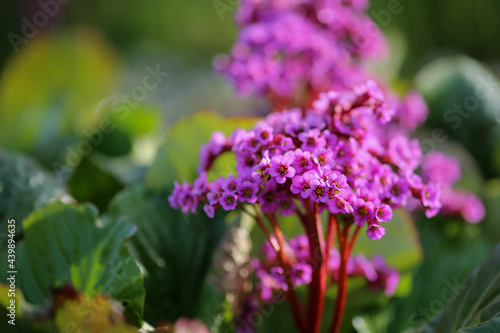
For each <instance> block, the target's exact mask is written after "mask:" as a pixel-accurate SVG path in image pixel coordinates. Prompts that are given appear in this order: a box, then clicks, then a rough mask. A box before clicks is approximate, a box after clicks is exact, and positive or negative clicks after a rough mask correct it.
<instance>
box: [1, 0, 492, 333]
mask: <svg viewBox="0 0 500 333" xmlns="http://www.w3.org/2000/svg"><path fill="white" fill-rule="evenodd" d="M42 1H43V0H42ZM391 2H392V1H391ZM214 3H215V1H212V0H205V1H201V0H197V1H196V0H183V1H180V0H177V1H174V0H150V1H147V2H137V1H128V0H127V1H125V0H121V1H118V0H110V1H98V0H87V1H77V0H73V1H68V2H67V3H66V4H60V5H59V6H58V9H57V10H56V11H55V12H54V15H53V17H51V18H50V19H49V20H48V22H47V24H44V25H43V27H41V28H40V29H35V30H36V34H35V33H33V34H34V35H35V36H32V37H29V38H26V39H25V40H24V42H23V43H16V42H14V45H13V44H12V42H11V40H12V38H13V37H12V36H13V35H12V34H16V35H18V36H23V30H26V29H28V30H29V27H28V28H26V24H27V23H26V22H28V23H29V22H31V23H32V22H33V16H34V15H36V13H38V12H40V11H42V10H43V7H42V6H41V5H40V3H39V2H38V1H36V0H3V1H2V2H0V29H1V31H2V35H3V37H2V38H3V39H2V43H0V68H1V74H0V147H1V149H2V150H5V151H15V152H17V153H22V154H25V155H30V156H31V157H30V158H29V159H26V158H25V157H22V156H21V155H19V154H10V153H5V154H4V153H3V152H2V154H1V158H0V160H1V162H0V216H1V217H2V221H1V223H0V226H1V227H2V228H3V227H4V224H3V223H5V222H4V221H5V217H6V216H9V217H12V216H14V217H16V218H17V219H19V225H20V221H21V219H22V218H24V217H26V216H28V214H29V213H30V212H31V210H33V209H36V208H40V207H42V206H44V205H46V204H47V203H49V202H51V201H54V200H63V198H64V201H66V202H73V201H75V200H76V201H78V202H90V203H92V204H93V205H95V206H96V207H97V208H98V209H99V212H100V214H101V217H102V220H103V221H104V222H105V223H112V222H113V221H116V220H119V217H120V216H126V217H127V219H128V220H129V221H131V222H132V223H134V224H135V225H136V226H137V227H138V232H137V233H136V235H135V236H133V237H132V239H131V241H130V242H128V243H127V247H128V249H129V251H130V253H131V254H132V256H133V257H134V258H135V259H136V260H139V261H140V262H141V263H142V265H143V267H141V271H142V273H143V275H144V284H145V286H146V291H147V290H148V288H149V287H151V286H155V285H158V284H161V281H163V279H164V277H165V276H169V279H170V280H169V281H170V282H169V283H170V284H165V285H164V286H162V288H160V289H158V292H157V293H153V294H148V293H146V304H145V309H146V316H145V319H146V320H147V321H148V322H150V323H151V324H153V325H154V324H156V323H158V322H159V321H161V320H169V321H174V320H175V319H177V318H178V317H181V316H194V315H198V317H201V318H203V320H204V321H205V323H207V325H209V326H210V327H219V328H220V329H221V330H222V328H221V327H224V323H225V322H227V321H228V320H229V321H230V317H231V315H230V314H228V311H227V308H228V305H227V304H226V303H224V302H222V303H221V295H220V294H219V293H218V291H216V290H214V288H213V286H210V285H208V284H207V283H206V281H205V276H207V274H208V272H209V270H210V262H211V255H212V254H213V253H214V252H216V251H217V244H218V243H219V242H220V241H221V239H222V238H223V234H224V230H225V229H226V228H227V225H230V226H233V227H235V226H236V227H241V226H242V225H244V224H245V223H243V222H237V223H236V222H234V221H235V220H239V219H237V218H235V217H234V216H233V217H230V218H228V217H225V218H224V217H220V218H219V219H217V220H216V221H215V222H213V224H212V225H211V226H212V227H213V228H207V224H206V223H207V221H205V219H203V218H200V217H196V218H193V220H192V221H191V223H189V224H186V225H179V224H177V223H176V222H179V220H181V221H182V220H184V219H185V216H184V215H182V214H179V213H178V212H173V211H171V209H170V208H169V207H167V201H166V196H167V192H168V188H169V186H171V182H172V181H173V179H179V178H182V177H184V178H187V179H189V178H190V177H192V176H193V172H194V170H195V167H196V160H195V157H196V156H197V150H198V147H199V144H200V143H202V142H204V141H206V140H207V138H208V137H209V134H210V133H211V131H213V130H223V131H229V130H230V129H232V128H234V127H235V126H243V127H245V126H248V124H251V122H252V119H250V117H255V116H261V115H264V114H265V113H266V112H267V106H266V104H265V103H264V102H263V101H261V100H257V99H253V98H248V97H245V98H242V97H237V96H235V95H234V92H233V90H232V88H231V87H230V86H229V84H228V83H227V82H226V81H225V80H224V79H223V78H221V77H220V76H218V75H217V74H216V73H214V71H213V70H212V58H213V57H214V56H215V55H216V54H218V53H223V52H227V51H228V50H229V49H230V47H231V45H232V43H233V41H234V38H235V36H236V30H235V27H234V23H233V19H232V14H233V13H234V11H233V10H231V9H232V8H235V6H236V5H237V1H235V0H220V2H219V3H223V4H225V5H226V7H224V8H225V9H224V10H222V11H217V9H216V8H215V7H214ZM388 3H389V1H388V0H373V1H372V8H371V10H370V14H371V15H372V17H373V18H374V20H375V22H377V23H378V24H379V25H380V26H381V27H382V29H383V31H384V33H385V34H386V36H387V37H388V39H389V41H390V44H391V49H392V53H391V56H390V58H389V59H387V60H386V61H385V62H384V63H382V64H376V65H374V68H375V70H376V71H377V72H378V73H379V74H380V75H381V76H389V78H390V80H391V84H392V85H393V87H394V88H395V89H396V90H398V91H405V90H406V89H408V88H416V89H417V90H418V91H420V92H421V93H422V94H423V95H424V97H425V99H426V100H427V102H428V104H429V107H430V116H429V118H428V120H427V122H426V124H425V126H424V128H423V129H422V130H420V131H419V133H418V136H419V137H420V138H421V139H423V140H426V139H427V141H423V142H426V143H427V146H426V147H424V149H427V150H434V149H437V150H442V151H445V152H447V153H450V154H453V155H455V156H457V157H458V158H459V159H460V160H461V162H462V173H463V175H464V179H463V180H462V182H461V184H460V185H461V186H463V187H464V188H465V189H468V190H471V191H474V192H475V193H478V194H479V195H480V196H481V198H482V199H483V200H484V203H485V206H486V211H487V213H486V219H485V221H483V222H482V223H481V224H479V225H468V224H466V223H465V222H464V221H462V220H460V219H443V218H440V217H437V218H434V219H432V220H431V221H427V220H425V219H423V218H420V217H416V218H414V220H415V221H414V223H412V219H411V218H410V217H409V216H406V215H405V213H404V212H402V213H400V216H399V215H398V220H400V221H402V222H401V224H399V225H397V224H395V225H394V230H389V232H388V234H387V236H386V237H387V238H386V239H383V240H382V242H384V244H383V245H384V247H382V248H381V249H380V250H379V252H380V251H382V252H384V253H387V255H388V260H389V262H390V263H391V264H392V265H395V266H396V267H398V268H400V269H402V270H403V272H402V273H403V280H402V283H401V286H400V288H399V289H398V292H397V293H396V297H395V298H394V299H392V300H391V301H390V302H387V301H386V300H385V301H384V300H381V298H380V297H378V296H377V295H371V296H373V299H371V297H370V299H369V300H367V301H366V303H363V304H353V307H355V306H357V305H359V308H358V309H363V313H364V314H363V315H359V313H356V311H354V310H353V311H352V313H350V314H349V316H350V319H352V320H346V324H345V325H346V327H345V332H352V331H353V328H352V325H351V322H353V323H355V325H354V326H355V327H356V329H357V331H358V332H362V333H364V332H380V331H381V327H385V328H386V329H387V331H389V332H399V331H401V330H403V329H405V328H408V327H409V326H411V325H412V323H411V322H410V321H409V318H410V316H411V315H412V313H414V312H415V311H419V309H420V308H422V307H423V308H428V307H429V306H430V304H431V302H432V301H433V300H435V299H436V297H438V295H440V293H441V291H442V289H443V288H444V284H443V283H444V281H446V280H448V281H452V282H453V281H455V279H458V280H461V279H463V278H465V276H467V274H468V273H469V272H470V271H471V270H472V269H473V268H474V267H476V266H477V265H478V264H479V263H480V262H481V261H482V260H483V259H484V258H486V256H487V255H488V253H489V251H490V250H491V249H492V248H493V245H494V244H495V243H497V242H499V241H500V232H499V230H500V229H499V228H498V221H500V211H499V203H500V101H499V96H500V79H499V78H498V74H499V73H500V43H499V41H500V20H498V18H499V17H500V1H498V0H481V1H472V0H418V1H417V0H414V1H410V0H401V1H400V5H401V7H400V8H402V9H401V10H400V12H398V13H390V12H389V7H388V6H389V5H388ZM388 13H389V14H388ZM9 36H10V37H9ZM16 38H17V37H16ZM17 41H19V39H17ZM158 66H159V68H160V69H161V71H163V72H166V73H168V75H167V76H166V77H165V78H164V80H163V81H162V82H158V86H157V87H156V88H154V89H145V90H144V89H143V90H142V91H145V92H146V94H145V96H140V98H134V97H133V96H134V95H135V96H139V95H137V92H138V91H139V90H140V88H141V87H142V88H144V78H145V77H146V76H147V75H150V70H151V69H153V70H155V69H156V68H157V67H158ZM484 79H485V80H486V81H487V82H492V83H491V84H489V85H487V88H486V89H490V93H489V94H488V95H487V96H486V97H485V98H482V99H481V100H480V101H479V104H478V107H477V109H476V110H475V111H474V112H469V113H464V114H465V115H463V114H460V113H453V114H452V115H453V116H454V118H453V120H450V119H448V118H449V117H447V116H446V115H445V114H446V112H447V111H448V110H452V109H453V107H454V105H455V104H459V105H460V104H462V105H463V104H464V103H465V100H466V98H467V97H469V96H476V92H477V89H478V87H481V86H483V87H484ZM131 96H132V97H131ZM130 98H132V99H130ZM200 110H203V111H205V112H203V113H202V114H201V115H197V116H195V117H191V116H192V115H193V114H194V113H195V112H197V111H200ZM207 111H214V112H216V113H217V114H218V115H220V116H229V115H232V116H238V117H239V118H238V119H233V120H231V121H224V120H223V119H222V118H220V117H219V116H216V115H213V114H211V113H210V112H207ZM457 116H458V120H457V118H456V117H457ZM181 118H186V119H184V120H183V121H182V122H180V123H178V124H176V123H177V121H178V120H179V119H181ZM458 122H460V124H459V126H456V124H458ZM436 129H441V130H442V131H443V132H444V133H445V134H446V136H447V138H448V139H447V140H445V141H446V142H441V141H437V140H429V138H432V133H433V131H434V130H436ZM149 166H152V167H151V168H150V167H149ZM229 169H230V168H229ZM229 169H228V168H227V166H226V165H223V166H222V167H221V170H216V172H218V171H220V172H227V171H228V170H229ZM13 189H14V190H13ZM28 194H31V195H28ZM12 214H18V215H12ZM222 219H225V221H226V223H224V222H222ZM228 221H232V222H228ZM293 223H294V222H291V223H289V224H287V225H289V226H290V228H289V230H286V232H287V233H288V235H290V236H291V235H293V234H294V233H296V232H297V231H296V230H294V229H293ZM245 228H246V229H248V232H249V234H250V236H251V238H252V239H253V241H254V242H255V246H254V249H253V252H256V249H257V248H258V246H259V243H260V242H261V239H262V237H261V236H260V235H258V233H256V232H255V231H252V230H251V226H248V225H245ZM285 229H286V228H285ZM155 231H156V232H155ZM18 232H19V233H21V232H22V228H19V229H18ZM172 235H174V236H172ZM19 237H22V235H20V236H19ZM168 237H171V238H172V237H173V240H172V242H171V243H168V242H165V241H164V240H165V239H166V238H168ZM183 237H185V238H183ZM391 237H392V238H393V240H394V242H397V248H396V250H394V248H391V243H390V242H391ZM181 240H182V241H183V242H182V244H184V246H186V250H185V251H184V252H183V253H182V254H178V253H176V252H177V251H176V246H178V244H177V243H176V242H178V241H179V242H180V241H181ZM402 240H403V241H402ZM190 244H197V246H193V247H189V245H190ZM376 245H378V244H376ZM392 245H394V244H392ZM358 246H359V247H358V249H357V250H358V251H360V252H361V251H367V250H366V249H370V250H369V251H370V252H372V251H375V250H374V249H373V248H374V247H375V246H374V244H372V243H370V242H368V241H365V242H363V243H360V244H359V245H358ZM188 249H189V250H188ZM185 262H189V263H191V265H186V264H185ZM183 263H184V264H183ZM172 272H174V273H172ZM186 276H191V278H190V279H187V280H186V281H184V280H185V279H184V277H186ZM177 286H180V287H179V288H176V287H177ZM350 292H352V293H353V294H355V293H356V292H358V293H359V290H356V285H355V284H354V286H353V288H352V290H350ZM183 293H184V294H183ZM185 293H188V294H189V295H190V298H189V299H186V298H185V297H184V296H185ZM334 296H335V295H334V294H332V295H330V298H331V299H333V297H334ZM222 299H223V297H222ZM355 303H356V302H355ZM361 303H362V302H361ZM205 308H209V309H211V310H210V311H216V310H214V309H217V308H220V311H221V315H220V316H219V317H217V316H215V317H214V316H208V315H207V311H204V310H203V309H205ZM349 311H350V310H349ZM167 312H168V313H167ZM280 313H287V309H286V308H284V310H283V311H282V310H281V309H278V310H277V311H276V312H275V313H274V315H273V316H272V317H271V318H276V316H279V315H280ZM435 314H437V313H434V315H435ZM228 318H229V319H228ZM280 322H281V320H276V321H273V320H268V322H267V324H266V325H267V326H266V325H264V326H263V328H262V331H266V330H269V331H271V330H274V331H276V329H275V328H274V326H273V324H276V323H280ZM373 327H376V328H375V329H374V328H373Z"/></svg>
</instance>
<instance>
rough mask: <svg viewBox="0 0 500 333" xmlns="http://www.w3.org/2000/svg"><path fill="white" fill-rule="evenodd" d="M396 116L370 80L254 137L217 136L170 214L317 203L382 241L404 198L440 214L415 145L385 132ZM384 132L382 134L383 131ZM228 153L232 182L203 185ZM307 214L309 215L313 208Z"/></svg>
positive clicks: (275, 120) (267, 123)
mask: <svg viewBox="0 0 500 333" xmlns="http://www.w3.org/2000/svg"><path fill="white" fill-rule="evenodd" d="M394 114H395V110H394V109H393V108H392V107H391V104H389V103H386V101H385V99H384V95H383V93H382V91H381V90H380V89H378V87H377V85H376V84H375V83H374V82H373V81H368V82H367V83H366V84H365V85H362V86H358V87H356V88H355V89H352V90H347V91H342V92H333V91H331V92H328V93H324V94H321V95H320V97H319V99H318V100H317V101H316V102H314V104H313V107H312V108H311V109H309V110H301V109H298V108H296V109H291V110H286V111H283V112H275V113H272V114H270V115H268V116H267V117H266V119H265V120H262V121H259V122H258V123H257V124H256V125H255V126H254V128H253V129H252V130H249V131H245V130H237V131H235V132H234V133H233V134H232V135H231V136H229V137H228V138H225V137H224V136H223V135H222V134H221V133H215V134H214V135H213V136H212V139H211V141H210V142H209V143H208V144H206V145H205V146H203V147H202V150H201V153H200V158H201V161H200V167H199V169H198V171H199V172H200V177H199V178H198V179H197V180H196V181H195V182H194V184H192V185H191V184H187V183H183V184H182V185H180V184H177V183H176V184H175V188H174V191H173V193H172V195H171V196H170V197H169V201H170V204H171V205H172V207H174V208H182V209H183V211H184V212H188V211H192V212H195V211H196V209H197V207H198V205H200V204H203V205H204V208H203V209H204V211H205V212H206V213H207V215H208V216H211V217H213V216H214V213H215V211H217V210H218V209H223V210H226V211H230V210H234V209H236V208H237V206H238V204H258V205H259V206H260V209H261V210H262V211H263V212H264V213H271V214H274V213H279V214H280V215H282V216H285V215H293V214H295V213H296V212H297V211H299V212H300V211H301V209H303V208H304V207H305V208H307V207H308V206H307V205H309V206H310V207H312V206H313V205H314V204H317V206H318V210H319V212H320V213H321V212H322V211H324V210H328V211H329V212H330V213H332V214H346V215H349V216H350V217H351V218H352V219H353V221H354V223H356V224H357V225H358V226H366V227H367V235H368V237H369V238H371V239H380V238H381V237H382V236H383V235H384V233H385V229H384V228H383V227H382V226H381V225H380V224H381V223H383V222H388V221H390V220H391V219H392V210H393V209H394V208H398V207H400V206H405V205H406V203H407V200H408V199H409V198H410V197H414V198H416V199H418V200H419V201H420V203H421V204H422V205H423V207H424V208H425V209H426V215H427V216H428V217H431V216H434V215H435V214H437V212H438V211H439V209H440V208H441V203H440V201H439V196H440V187H439V186H438V185H436V184H434V183H429V184H424V183H423V182H422V179H421V178H420V177H419V176H418V175H417V174H416V173H415V170H416V169H417V168H418V167H419V165H420V160H421V156H422V152H421V150H420V147H419V144H418V141H417V140H410V139H409V138H407V137H406V136H405V135H403V134H402V133H397V134H395V135H393V136H392V137H389V136H388V135H387V133H384V132H383V128H384V127H388V126H390V125H391V124H390V121H391V119H392V117H393V115H394ZM381 129H382V130H381ZM230 150H231V151H233V152H234V154H235V158H236V162H237V163H236V171H237V177H235V176H233V175H229V176H228V177H227V178H224V177H222V178H219V179H216V180H214V181H213V182H208V179H207V175H206V172H207V171H209V169H210V167H211V166H212V164H213V162H214V160H215V158H216V157H217V156H218V155H219V154H221V153H222V152H225V151H230ZM311 209H312V208H311Z"/></svg>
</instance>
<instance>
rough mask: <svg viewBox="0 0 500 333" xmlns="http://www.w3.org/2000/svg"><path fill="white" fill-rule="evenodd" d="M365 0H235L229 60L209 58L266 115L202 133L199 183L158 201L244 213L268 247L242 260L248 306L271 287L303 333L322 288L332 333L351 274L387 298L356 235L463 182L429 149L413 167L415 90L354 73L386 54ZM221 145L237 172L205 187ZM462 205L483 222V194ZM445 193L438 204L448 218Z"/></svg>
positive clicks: (384, 270)
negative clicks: (286, 229)
mask: <svg viewBox="0 0 500 333" xmlns="http://www.w3.org/2000/svg"><path fill="white" fill-rule="evenodd" d="M367 5H368V4H367V1H364V0H350V1H346V0H288V1H276V0H261V1H255V0H244V1H242V3H241V7H240V10H239V11H238V13H237V23H238V24H239V27H240V28H241V31H240V35H239V37H238V39H237V42H236V44H235V46H234V48H233V50H232V51H231V54H230V56H219V57H217V58H216V61H215V65H216V67H217V69H218V70H220V71H222V72H223V73H225V74H226V75H227V76H228V77H229V78H230V80H231V81H232V82H233V83H234V84H235V86H236V88H237V90H238V91H240V92H244V93H246V92H252V91H253V92H256V93H257V94H258V95H260V96H264V97H267V98H268V100H269V102H270V105H271V106H272V108H273V112H271V113H270V114H269V115H268V116H267V117H266V118H265V119H263V120H260V121H258V122H257V123H256V124H255V125H254V127H253V128H252V129H250V130H236V131H234V132H233V133H232V134H231V135H229V136H228V137H226V136H225V135H224V134H223V133H221V132H215V133H213V135H212V137H211V140H210V141H209V142H208V143H207V144H206V145H204V146H203V147H202V148H201V152H200V163H199V167H198V170H197V171H198V173H199V177H198V179H196V180H195V181H194V183H193V184H188V183H186V182H184V183H183V184H178V183H176V184H175V188H174V191H173V193H172V195H171V196H170V197H169V202H170V204H171V205H172V207H174V208H176V209H182V210H183V211H184V212H185V213H188V212H191V213H197V212H199V211H201V210H203V211H204V213H206V214H207V215H208V216H209V217H213V216H214V214H216V212H217V211H219V210H223V211H233V210H240V211H242V212H244V213H246V214H249V215H251V216H252V217H253V219H254V220H255V222H256V225H258V226H259V228H260V229H261V230H262V232H263V233H264V235H265V237H266V242H265V244H263V245H262V251H261V252H262V253H263V255H264V257H263V258H261V259H254V260H253V261H252V265H253V268H254V270H255V273H256V276H257V278H258V283H257V285H256V288H255V290H256V291H257V293H256V295H255V297H253V298H251V299H250V301H249V304H248V306H247V308H248V309H251V308H252V306H253V307H256V306H258V304H259V302H260V301H265V300H272V299H273V297H276V293H277V292H280V293H281V294H282V295H283V294H284V295H285V296H286V299H287V300H288V301H289V303H290V305H291V310H292V313H293V318H294V321H295V324H296V326H297V328H298V330H299V331H300V332H314V333H316V332H320V329H321V326H322V321H323V312H324V311H323V308H324V304H325V294H326V292H327V289H328V288H329V287H332V286H335V287H336V288H337V296H336V301H335V309H334V312H333V313H332V314H331V315H330V316H328V318H326V319H327V320H329V321H330V322H331V324H330V329H329V332H335V333H336V332H339V331H340V327H341V323H342V318H343V314H344V309H345V304H346V297H347V286H348V279H349V277H350V276H362V277H364V278H365V279H366V281H367V287H368V288H370V289H382V290H384V291H385V293H386V295H388V296H390V295H391V294H393V293H394V291H395V289H396V286H397V284H398V280H399V274H398V272H397V271H396V270H395V269H393V268H391V267H389V266H387V265H386V263H385V261H384V259H383V258H382V257H380V256H375V257H373V258H372V259H371V260H368V259H367V258H366V257H365V255H364V254H360V255H355V256H352V255H351V252H352V249H353V246H354V244H355V242H356V239H357V237H358V235H359V234H360V232H363V233H365V234H366V236H363V237H368V238H370V239H373V240H380V241H383V240H381V239H382V238H383V236H384V234H385V229H384V224H385V223H391V219H392V217H393V211H394V210H395V209H398V208H400V207H405V206H407V205H409V206H412V208H413V206H414V203H415V202H418V203H419V204H420V206H421V207H422V208H423V209H424V210H425V215H426V216H427V217H428V218H431V217H433V216H434V215H436V214H437V213H438V212H439V210H440V209H441V208H442V207H443V203H442V202H441V200H440V197H441V194H442V193H445V194H446V197H448V196H451V195H455V196H457V195H458V194H456V193H462V192H455V193H452V194H450V193H449V192H450V191H451V184H452V183H453V182H455V181H456V180H457V178H458V177H460V173H459V169H458V172H457V171H456V170H455V169H454V168H455V167H456V166H455V165H454V164H453V163H452V162H447V163H448V164H450V172H449V173H446V174H439V175H438V174H436V173H435V172H434V171H433V165H434V164H435V163H442V162H440V161H439V159H445V160H446V159H447V157H445V156H444V155H440V154H439V153H435V155H431V156H429V157H426V158H425V164H424V165H423V174H422V175H419V170H420V167H421V160H422V155H423V154H422V150H421V148H420V145H419V142H418V140H416V139H411V133H412V131H414V130H415V129H416V127H417V126H418V125H419V124H421V123H422V122H423V121H424V120H425V118H426V116H427V107H426V105H425V103H424V101H423V100H422V98H421V97H420V96H419V95H418V94H416V93H415V92H410V93H409V94H408V95H407V96H406V97H404V98H399V97H398V96H396V94H394V93H392V92H391V91H390V90H389V88H388V87H387V86H386V85H384V84H383V83H381V82H380V80H379V81H378V82H376V81H375V80H371V79H370V78H369V77H370V75H369V74H368V72H367V71H366V70H365V69H364V67H363V63H364V60H365V59H366V58H369V57H371V56H378V55H380V54H382V53H384V51H385V50H386V46H385V45H386V43H385V41H384V39H383V38H382V35H381V34H380V32H379V31H378V29H377V28H376V27H375V25H374V24H373V22H371V21H370V20H369V18H368V16H367V15H366V14H365V13H364V12H363V10H364V9H365V8H366V7H367ZM226 152H233V153H234V156H235V160H236V161H235V162H236V168H235V172H234V174H230V175H228V176H227V177H222V178H218V179H214V180H210V181H209V179H208V174H209V172H210V170H211V168H212V167H213V165H214V162H215V160H216V159H217V158H218V157H219V156H220V155H221V154H224V153H226ZM446 161H448V160H446ZM463 196H466V194H463ZM464 200H469V202H470V204H469V206H472V207H473V208H471V209H470V210H469V211H467V212H463V213H462V214H463V215H464V216H465V217H466V218H467V219H468V220H469V221H470V222H476V221H478V220H479V219H481V217H482V214H484V211H481V208H482V204H481V202H480V201H479V200H478V199H477V198H475V197H471V196H467V198H466V199H464ZM449 201H450V203H446V205H445V206H444V208H446V210H447V211H448V212H449V213H456V212H455V211H453V207H452V204H451V203H452V202H453V199H450V200H449ZM284 216H295V217H296V221H297V222H296V223H300V224H301V225H302V227H303V230H304V234H303V235H298V236H296V237H294V238H291V239H287V238H286V237H285V235H284V233H283V231H282V228H281V226H282V221H280V218H281V217H284ZM323 218H324V219H326V221H322V219H323ZM325 226H326V228H325ZM367 255H373V254H367ZM301 285H306V286H307V290H308V301H307V303H306V304H303V303H302V302H301V301H300V300H299V297H298V295H297V293H296V287H298V286H301ZM242 316H245V313H243V314H242ZM248 329H249V327H248V326H245V327H242V328H241V329H240V331H241V332H248Z"/></svg>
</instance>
